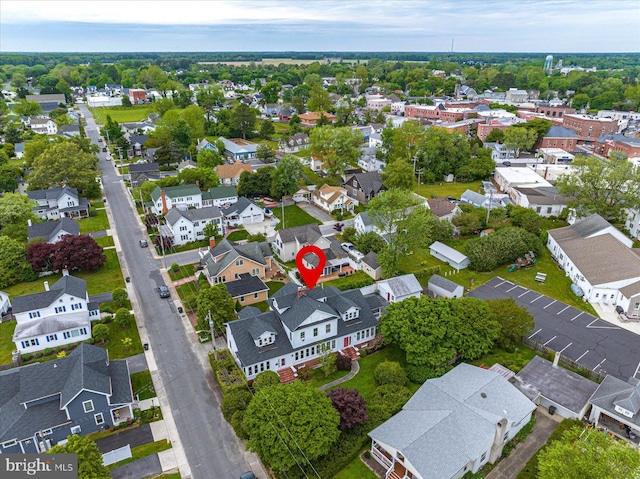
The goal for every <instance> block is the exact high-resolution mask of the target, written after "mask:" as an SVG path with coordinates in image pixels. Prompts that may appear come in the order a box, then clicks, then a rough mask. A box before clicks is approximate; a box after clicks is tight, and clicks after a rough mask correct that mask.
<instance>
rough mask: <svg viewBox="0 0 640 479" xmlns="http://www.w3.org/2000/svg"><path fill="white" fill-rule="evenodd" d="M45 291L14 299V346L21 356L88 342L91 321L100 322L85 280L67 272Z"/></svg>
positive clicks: (46, 286)
mask: <svg viewBox="0 0 640 479" xmlns="http://www.w3.org/2000/svg"><path fill="white" fill-rule="evenodd" d="M44 289H45V290H44V291H43V292H40V293H33V294H27V295H24V296H18V297H16V298H13V315H14V316H15V318H16V322H17V324H16V329H15V331H14V333H13V342H14V343H15V344H16V349H17V350H18V351H19V352H20V354H24V353H34V352H36V351H41V350H43V349H45V348H54V347H57V346H64V345H66V344H71V343H76V342H78V341H84V340H85V339H89V338H90V337H91V324H90V323H91V321H92V320H97V319H100V312H99V305H98V304H97V303H90V302H89V295H88V294H87V282H86V281H85V280H83V279H80V278H76V277H74V276H69V274H68V273H67V272H66V271H65V272H64V275H63V276H62V278H60V279H59V280H58V281H56V282H55V283H54V284H53V285H51V287H49V282H48V281H45V282H44Z"/></svg>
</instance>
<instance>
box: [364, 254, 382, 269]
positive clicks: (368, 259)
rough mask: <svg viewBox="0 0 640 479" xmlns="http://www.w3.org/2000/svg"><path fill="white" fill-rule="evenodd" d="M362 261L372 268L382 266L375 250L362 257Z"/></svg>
mask: <svg viewBox="0 0 640 479" xmlns="http://www.w3.org/2000/svg"><path fill="white" fill-rule="evenodd" d="M362 262H363V263H366V264H368V265H369V266H370V267H371V268H372V269H378V268H379V267H380V263H378V255H377V253H375V252H373V251H369V252H368V253H367V254H365V255H364V258H362Z"/></svg>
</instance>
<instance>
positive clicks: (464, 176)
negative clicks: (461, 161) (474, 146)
mask: <svg viewBox="0 0 640 479" xmlns="http://www.w3.org/2000/svg"><path fill="white" fill-rule="evenodd" d="M495 167H496V162H495V161H494V160H493V158H491V150H490V149H488V148H479V149H478V150H477V152H476V155H475V156H471V158H469V161H468V162H467V164H466V165H463V166H461V167H459V168H458V169H457V170H456V179H457V180H458V181H473V180H481V179H485V178H488V177H489V175H490V174H491V173H492V172H493V170H494V169H495Z"/></svg>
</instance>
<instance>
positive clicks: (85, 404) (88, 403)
mask: <svg viewBox="0 0 640 479" xmlns="http://www.w3.org/2000/svg"><path fill="white" fill-rule="evenodd" d="M82 407H83V408H84V412H91V411H93V409H94V407H93V401H92V400H91V399H89V400H88V401H84V402H83V403H82Z"/></svg>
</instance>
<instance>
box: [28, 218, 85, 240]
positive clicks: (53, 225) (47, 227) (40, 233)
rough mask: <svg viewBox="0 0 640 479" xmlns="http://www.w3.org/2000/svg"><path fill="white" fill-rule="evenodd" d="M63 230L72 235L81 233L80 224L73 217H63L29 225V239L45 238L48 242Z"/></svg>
mask: <svg viewBox="0 0 640 479" xmlns="http://www.w3.org/2000/svg"><path fill="white" fill-rule="evenodd" d="M61 231H64V232H66V233H68V234H70V235H74V236H78V235H79V234H80V225H79V224H78V223H77V222H75V221H73V220H72V219H71V218H62V219H60V220H56V221H45V222H43V223H38V224H35V225H31V226H27V239H29V241H31V240H34V239H36V238H44V239H45V240H46V241H47V242H48V241H50V240H51V238H53V237H54V236H56V235H57V234H58V233H60V232H61Z"/></svg>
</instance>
